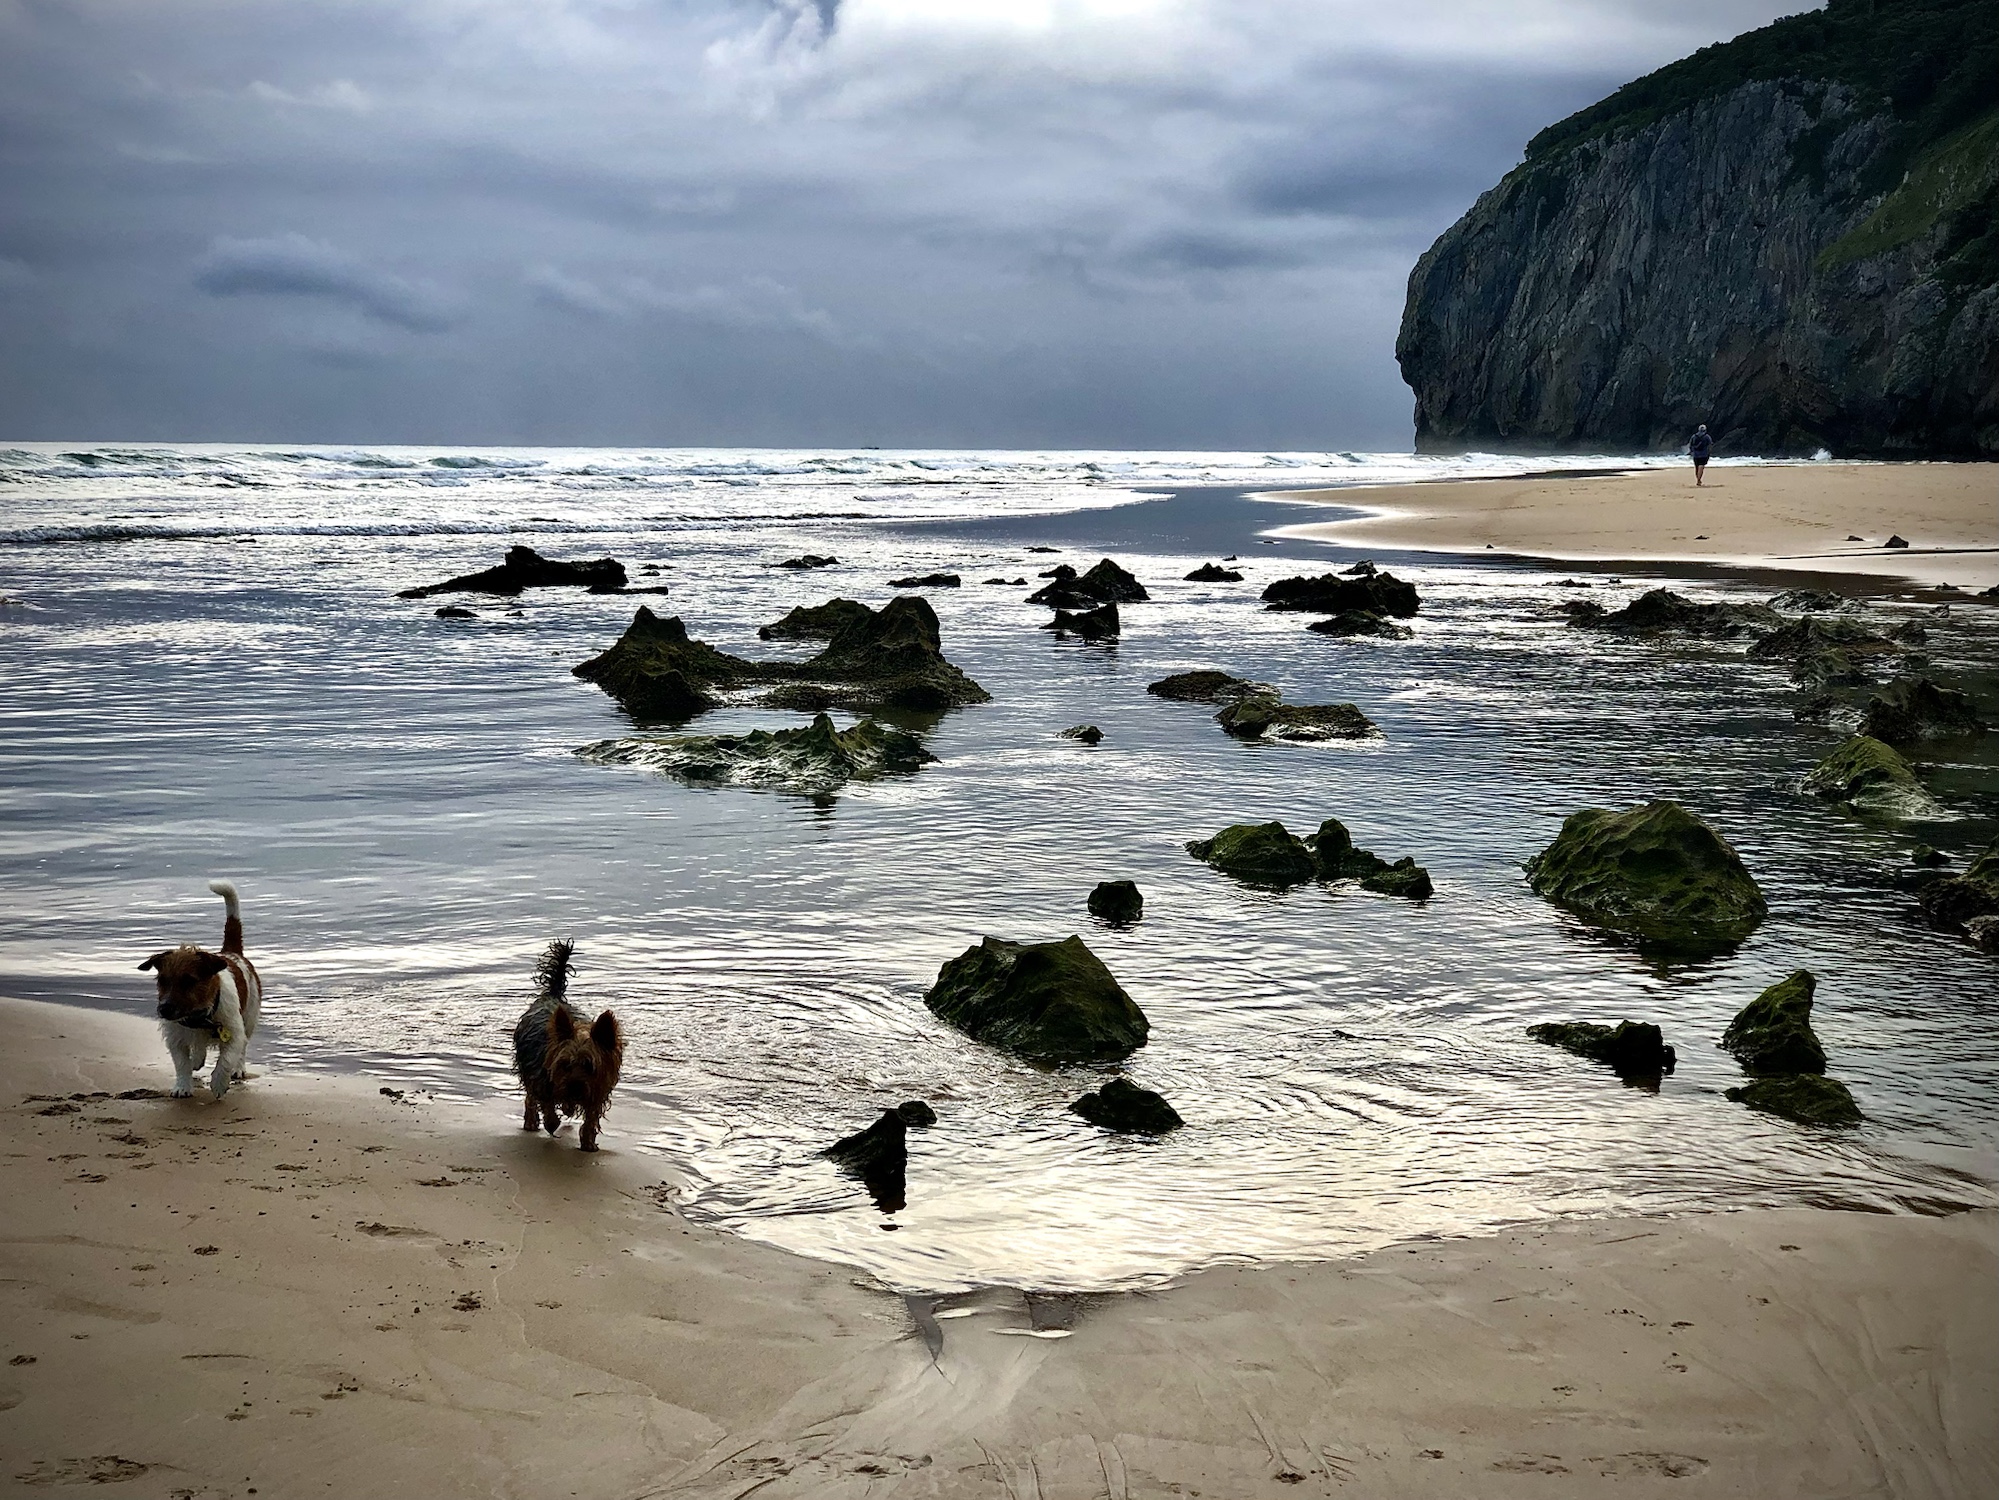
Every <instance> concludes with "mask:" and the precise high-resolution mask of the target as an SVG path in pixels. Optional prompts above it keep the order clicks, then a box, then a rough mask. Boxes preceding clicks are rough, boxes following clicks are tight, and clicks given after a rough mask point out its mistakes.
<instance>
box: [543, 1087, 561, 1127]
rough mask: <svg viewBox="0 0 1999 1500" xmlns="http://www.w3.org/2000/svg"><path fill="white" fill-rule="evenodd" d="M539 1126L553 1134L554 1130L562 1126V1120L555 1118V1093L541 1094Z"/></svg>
mask: <svg viewBox="0 0 1999 1500" xmlns="http://www.w3.org/2000/svg"><path fill="white" fill-rule="evenodd" d="M541 1128H542V1129H543V1130H546V1131H547V1132H548V1133H549V1134H550V1135H554V1134H555V1133H556V1131H558V1130H560V1129H561V1128H562V1121H561V1120H559V1119H558V1118H556V1114H555V1095H553V1094H543V1095H542V1096H541Z"/></svg>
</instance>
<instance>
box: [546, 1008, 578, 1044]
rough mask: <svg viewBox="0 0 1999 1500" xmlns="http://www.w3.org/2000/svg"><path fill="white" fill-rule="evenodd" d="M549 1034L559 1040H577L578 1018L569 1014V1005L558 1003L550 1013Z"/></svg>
mask: <svg viewBox="0 0 1999 1500" xmlns="http://www.w3.org/2000/svg"><path fill="white" fill-rule="evenodd" d="M548 1034H549V1035H550V1036H552V1037H554V1038H555V1039H556V1040H557V1041H558V1042H573V1041H575V1040H576V1019H575V1017H573V1016H571V1015H570V1014H569V1007H568V1006H566V1005H558V1006H556V1007H555V1009H554V1010H552V1011H550V1012H549V1013H548Z"/></svg>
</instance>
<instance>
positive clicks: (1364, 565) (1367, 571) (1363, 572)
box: [1341, 557, 1381, 578]
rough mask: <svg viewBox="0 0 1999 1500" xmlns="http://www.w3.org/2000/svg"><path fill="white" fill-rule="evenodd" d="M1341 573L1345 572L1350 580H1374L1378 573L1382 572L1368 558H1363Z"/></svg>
mask: <svg viewBox="0 0 1999 1500" xmlns="http://www.w3.org/2000/svg"><path fill="white" fill-rule="evenodd" d="M1341 571H1342V572H1344V573H1345V574H1346V575H1347V576H1348V577H1350V578H1372V577H1374V575H1375V574H1376V573H1378V572H1380V571H1381V570H1380V569H1379V568H1377V567H1375V565H1374V564H1373V563H1371V562H1369V561H1368V560H1367V559H1366V558H1364V557H1363V558H1362V559H1361V560H1360V561H1359V562H1357V563H1355V564H1354V565H1353V566H1352V567H1351V568H1343V569H1341Z"/></svg>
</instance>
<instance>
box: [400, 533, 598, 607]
mask: <svg viewBox="0 0 1999 1500" xmlns="http://www.w3.org/2000/svg"><path fill="white" fill-rule="evenodd" d="M627 581H628V580H627V579H626V577H625V565H624V564H623V563H621V562H619V561H618V560H617V559H616V558H614V557H600V558H598V559H597V560H596V561H595V562H558V561H557V560H556V559H554V558H551V557H543V556H542V555H541V554H540V553H539V552H537V551H535V550H534V548H532V547H522V546H518V545H517V546H512V547H509V548H507V558H506V561H505V562H503V563H501V564H500V565H499V566H498V567H497V568H487V569H486V570H485V571H483V572H479V573H464V574H460V575H459V576H458V577H456V578H447V579H446V580H445V581H444V582H443V583H426V584H424V585H422V586H421V587H418V588H413V589H404V590H403V591H402V592H401V593H399V594H397V595H396V597H397V598H398V599H425V598H428V597H429V596H430V595H432V594H502V595H507V596H512V595H515V594H518V593H520V591H521V590H522V589H547V588H581V589H588V590H589V591H590V592H591V593H593V594H616V593H621V592H623V590H624V588H625V586H626V583H627Z"/></svg>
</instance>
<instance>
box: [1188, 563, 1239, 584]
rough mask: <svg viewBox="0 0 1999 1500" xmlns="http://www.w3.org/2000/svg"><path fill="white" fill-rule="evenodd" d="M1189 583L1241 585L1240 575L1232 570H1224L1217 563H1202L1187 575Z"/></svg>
mask: <svg viewBox="0 0 1999 1500" xmlns="http://www.w3.org/2000/svg"><path fill="white" fill-rule="evenodd" d="M1187 582H1189V583H1241V582H1242V574H1240V573H1238V572H1237V571H1236V570H1235V569H1234V568H1224V567H1222V566H1221V565H1220V564H1219V563H1202V564H1201V566H1200V567H1198V568H1196V569H1194V571H1193V572H1191V573H1189V574H1188V575H1187Z"/></svg>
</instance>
